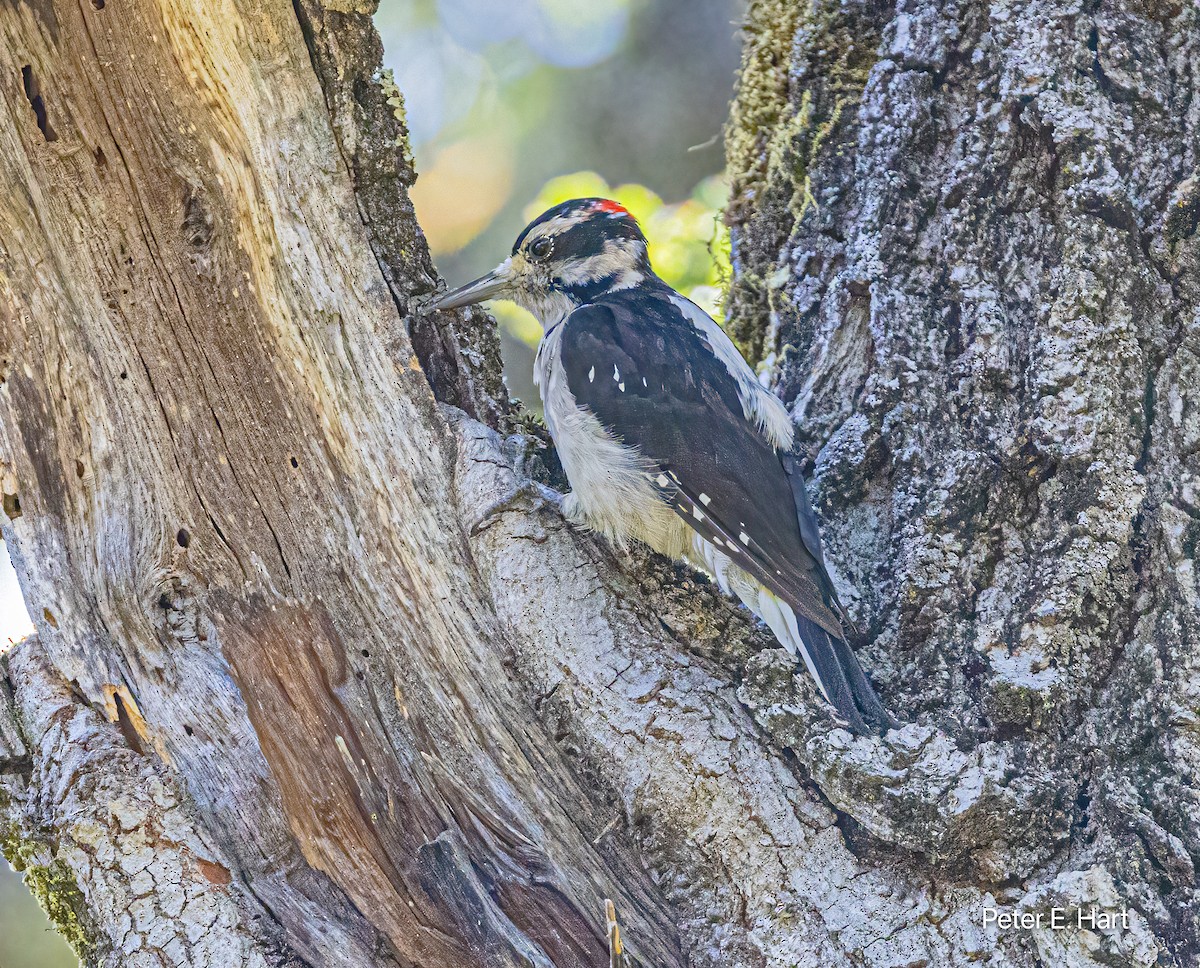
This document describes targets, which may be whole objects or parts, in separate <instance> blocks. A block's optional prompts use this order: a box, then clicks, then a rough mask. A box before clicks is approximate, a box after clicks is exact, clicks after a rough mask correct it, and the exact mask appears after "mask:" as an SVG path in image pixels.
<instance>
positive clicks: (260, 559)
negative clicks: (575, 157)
mask: <svg viewBox="0 0 1200 968" xmlns="http://www.w3.org/2000/svg"><path fill="white" fill-rule="evenodd" d="M370 12H371V7H370V4H367V3H355V2H354V0H329V2H327V3H326V4H324V5H321V4H319V3H316V2H314V0H297V2H296V4H295V5H294V6H292V5H287V4H284V3H279V2H265V0H264V2H252V0H240V2H239V0H234V2H227V3H223V4H216V5H213V4H203V3H199V2H193V3H186V2H183V0H123V2H116V0H113V2H110V3H105V0H91V2H90V3H89V4H75V5H68V4H64V3H54V2H49V0H45V2H40V3H38V4H36V5H29V4H24V3H23V4H19V5H15V6H14V5H8V6H6V7H4V8H3V9H0V77H3V78H7V80H5V81H3V82H2V84H3V86H2V87H0V90H2V91H3V100H4V110H5V116H4V118H3V119H2V120H0V314H2V315H0V320H2V321H3V329H2V333H3V337H2V338H3V345H2V347H0V358H2V359H3V373H2V376H3V385H2V386H0V460H3V462H4V466H3V479H2V483H3V494H4V502H3V503H4V510H5V511H6V520H5V521H4V522H3V523H4V535H5V538H6V539H7V540H8V542H9V547H10V549H11V550H12V551H13V552H14V558H15V563H16V565H17V568H18V573H19V575H20V577H21V580H22V585H23V589H24V592H25V596H26V600H27V604H28V605H29V608H30V611H31V613H32V614H33V615H34V617H35V620H36V621H37V624H38V633H39V634H38V636H37V637H36V638H34V639H30V640H27V641H26V642H25V643H24V644H23V645H21V646H20V647H19V648H18V649H17V650H16V651H15V652H14V653H13V654H12V655H11V656H10V658H9V660H8V663H7V680H6V684H5V685H4V688H3V689H0V835H2V837H3V845H4V850H5V853H6V854H7V855H8V856H9V857H10V858H12V859H13V860H14V861H16V862H17V863H18V864H19V865H21V866H23V867H25V869H26V871H27V877H28V878H29V879H30V880H31V882H32V884H33V886H34V887H35V890H37V892H38V893H39V895H40V896H41V897H42V898H43V900H44V902H46V903H47V904H48V906H49V907H50V909H51V912H52V914H53V915H54V916H55V918H56V920H57V921H58V922H59V923H60V925H63V926H64V928H65V930H66V932H67V934H68V936H69V938H70V939H71V940H72V942H73V943H74V944H75V945H76V948H77V950H79V952H80V954H81V956H82V957H83V959H84V961H85V962H86V963H87V964H89V965H92V964H94V965H113V966H116V965H120V966H140V965H160V964H161V965H167V964H171V965H194V966H198V968H199V966H227V965H228V966H235V965H236V966H240V965H259V964H269V965H289V964H295V965H300V964H311V965H345V966H355V968H358V966H368V965H369V966H375V965H384V966H386V965H421V966H433V965H439V966H440V965H448V966H455V968H457V966H464V968H465V966H473V965H480V966H483V965H487V966H492V965H529V964H533V965H539V966H558V968H566V966H584V965H586V966H594V965H599V964H603V963H606V962H607V961H608V958H609V952H608V940H607V935H606V927H605V920H604V906H603V899H604V898H606V897H611V898H612V899H613V900H614V901H615V903H616V906H617V911H618V914H619V916H620V917H621V920H622V922H623V926H624V933H623V937H624V938H625V939H626V941H627V943H628V944H629V946H630V949H631V951H632V953H633V954H634V955H635V957H636V958H637V959H638V960H639V961H640V962H641V963H642V964H646V965H653V966H655V968H671V966H683V965H737V966H741V965H745V966H760V965H769V966H772V968H774V966H780V968H782V966H785V965H805V966H808V965H813V966H816V965H821V966H824V965H852V964H867V965H877V966H894V965H921V964H927V965H960V964H962V965H966V964H970V963H977V962H979V961H981V960H985V959H986V957H987V956H988V955H989V954H990V956H991V959H992V960H991V963H993V964H998V965H1022V966H1025V965H1029V966H1032V965H1038V964H1047V965H1061V964H1072V965H1089V964H1133V965H1150V964H1155V963H1166V964H1181V965H1183V964H1192V963H1194V961H1195V956H1196V947H1197V942H1196V933H1197V924H1196V917H1197V915H1196V913H1195V911H1196V909H1197V907H1196V904H1195V887H1194V883H1193V881H1194V877H1193V865H1194V858H1195V857H1196V855H1197V851H1198V850H1200V843H1198V842H1197V838H1198V836H1200V835H1198V834H1197V829H1196V827H1195V825H1194V824H1190V823H1189V820H1190V819H1191V817H1192V816H1193V814H1194V805H1195V802H1196V798H1195V781H1194V773H1195V770H1194V768H1193V769H1190V768H1189V767H1190V766H1194V764H1195V763H1196V761H1197V750H1196V749H1195V748H1194V742H1195V741H1194V736H1195V726H1194V717H1195V713H1194V710H1195V709H1196V705H1197V696H1196V691H1195V687H1193V686H1192V683H1191V676H1190V674H1189V668H1190V666H1192V665H1193V664H1194V663H1195V662H1196V661H1197V651H1198V643H1197V625H1198V619H1197V609H1196V603H1197V598H1198V591H1197V586H1196V577H1195V573H1194V571H1193V569H1192V567H1191V558H1192V555H1193V549H1194V546H1195V544H1196V541H1197V538H1198V537H1200V527H1198V524H1197V521H1198V513H1200V512H1197V510H1196V505H1197V503H1198V502H1197V498H1196V495H1195V493H1194V492H1195V490H1196V488H1197V486H1198V477H1200V466H1198V460H1197V456H1196V455H1197V453H1198V452H1200V447H1198V446H1197V445H1198V443H1200V418H1198V416H1197V404H1196V392H1197V391H1196V390H1195V387H1196V386H1197V385H1200V384H1198V379H1200V372H1198V370H1200V367H1198V366H1197V351H1198V349H1200V346H1198V343H1200V335H1198V334H1200V325H1198V322H1197V304H1198V302H1200V286H1198V282H1200V278H1198V275H1197V273H1198V266H1197V260H1196V253H1197V246H1196V241H1195V239H1194V232H1195V229H1196V225H1197V221H1198V219H1197V212H1198V211H1200V188H1197V187H1196V185H1197V183H1196V182H1193V181H1192V180H1191V179H1190V177H1189V176H1190V175H1191V173H1192V172H1193V171H1194V166H1195V152H1196V134H1197V130H1198V127H1200V125H1198V112H1200V107H1197V104H1198V103H1200V102H1198V101H1197V100H1196V99H1194V98H1193V97H1192V94H1193V91H1195V89H1196V88H1197V86H1198V83H1200V81H1198V78H1197V77H1196V74H1195V71H1196V68H1195V66H1194V65H1195V64H1197V63H1200V61H1198V60H1197V56H1198V55H1200V41H1198V32H1197V23H1196V12H1195V10H1194V9H1193V8H1192V7H1191V6H1170V5H1165V6H1161V7H1156V6H1153V5H1146V6H1144V7H1140V8H1138V9H1137V10H1134V11H1128V10H1126V11H1122V10H1118V9H1116V7H1115V5H1114V6H1113V7H1112V8H1111V9H1110V8H1109V7H1105V6H1104V5H1103V4H1102V5H1100V6H1099V7H1098V8H1096V9H1093V10H1088V11H1086V12H1085V11H1082V10H1074V9H1073V10H1071V11H1069V12H1065V13H1064V12H1063V11H1061V10H1056V9H1054V7H1053V5H1051V4H1048V3H1037V2H1031V3H1028V4H1009V5H1000V6H997V7H993V8H984V7H982V6H980V5H975V4H970V3H965V4H962V5H960V6H954V7H950V8H946V9H938V8H935V6H934V5H933V4H932V3H926V4H924V5H923V4H922V0H913V2H912V3H910V4H909V5H908V6H904V7H902V8H901V9H900V11H899V12H897V11H896V10H893V9H891V8H888V7H884V6H882V5H877V4H865V5H856V4H834V3H832V2H825V0H818V2H817V3H816V4H814V5H809V4H799V3H794V2H784V0H773V2H764V3H759V4H755V5H753V6H752V8H751V12H750V24H749V26H750V30H749V31H748V40H747V49H746V59H745V67H744V70H743V74H742V78H741V81H740V86H739V93H738V98H737V100H736V102H735V105H734V111H733V116H732V120H731V124H730V131H729V149H730V161H731V165H732V167H733V171H734V175H735V194H734V198H733V203H732V205H731V210H730V218H731V221H732V224H733V226H734V237H735V262H736V278H735V286H734V300H733V305H734V308H735V323H736V327H737V331H738V335H739V337H740V338H741V339H742V340H743V343H744V344H745V345H746V346H747V347H748V348H749V349H750V350H751V351H752V352H753V353H755V354H756V355H758V356H762V357H764V358H769V361H768V362H769V363H770V364H771V365H772V369H771V372H772V373H774V374H775V375H776V377H777V379H778V384H779V388H780V391H781V393H782V395H783V396H784V398H785V399H787V400H788V401H789V403H791V404H792V405H793V409H794V411H795V413H796V416H797V418H798V420H799V423H800V427H801V433H802V439H803V440H804V442H805V443H806V445H807V446H808V447H809V453H810V455H811V456H812V458H813V460H814V467H815V473H816V479H817V493H818V496H819V503H820V510H821V512H822V515H823V518H824V524H825V532H826V540H827V543H828V549H829V557H830V558H831V563H832V564H833V566H834V568H835V570H836V571H837V573H838V577H839V580H840V581H841V583H842V586H843V590H844V591H845V596H844V597H845V598H846V599H847V600H848V602H849V604H850V607H851V611H852V612H853V614H854V616H855V618H856V619H857V621H858V623H859V626H860V628H861V630H862V632H863V635H862V639H863V646H864V647H863V654H864V658H865V661H866V664H867V665H868V667H869V668H870V669H872V670H873V672H874V674H875V676H876V678H877V680H878V681H879V683H880V685H881V689H882V692H883V694H884V696H885V699H886V700H887V702H888V703H889V705H890V706H891V707H892V708H893V710H894V711H895V712H897V713H899V714H901V715H903V717H904V718H906V719H907V720H910V721H913V723H914V724H913V725H909V726H907V727H906V728H904V729H903V730H900V731H898V732H894V733H892V734H890V735H889V737H887V738H886V739H884V740H876V739H870V738H860V739H851V738H850V737H849V736H848V734H846V733H845V732H844V731H842V730H839V729H836V728H835V727H834V726H833V724H832V723H831V722H830V721H829V720H828V718H827V717H826V715H825V713H824V711H823V707H822V706H821V705H820V704H819V703H818V702H816V701H815V697H814V692H813V690H812V688H811V686H810V685H809V684H808V683H807V681H805V680H802V679H801V680H798V679H795V678H793V676H792V675H791V666H790V663H789V662H788V661H786V660H785V659H784V657H783V655H782V653H781V651H780V650H778V649H776V648H774V647H768V648H765V649H764V648H763V645H764V642H765V639H764V637H763V636H762V635H761V633H760V632H758V631H757V630H756V629H754V628H753V627H752V626H751V625H750V623H749V622H748V621H747V620H746V617H745V613H744V612H739V611H737V610H735V609H734V608H733V607H732V606H731V605H729V603H728V602H726V601H724V600H723V599H721V598H720V597H718V596H717V595H715V594H714V592H713V591H712V589H711V588H710V587H709V586H707V585H706V584H705V583H704V582H703V581H702V580H701V579H699V578H698V577H697V576H695V575H693V574H691V573H689V572H687V571H686V570H684V569H679V568H674V567H671V566H668V565H666V564H665V563H663V562H662V561H660V560H654V559H652V558H649V557H647V556H644V555H628V556H620V557H616V556H614V555H613V553H612V552H611V550H610V549H608V548H607V547H605V546H604V545H603V544H602V543H601V542H599V541H597V540H595V539H593V538H591V537H589V536H587V535H581V534H579V533H577V532H575V531H574V530H572V529H571V528H569V527H568V526H566V525H565V524H564V523H563V521H562V520H561V518H560V516H559V515H558V514H557V511H556V510H555V509H554V508H553V507H552V506H546V505H545V504H544V503H543V502H541V501H540V500H539V499H538V498H537V497H536V492H534V491H532V490H531V489H529V488H528V487H527V486H525V485H527V483H528V482H527V480H526V478H525V474H526V472H527V469H528V468H530V467H533V466H535V465H536V464H537V463H538V459H537V457H536V454H535V453H534V452H535V450H536V442H535V441H532V440H530V439H528V438H525V437H522V436H519V435H515V434H511V435H509V436H507V437H506V436H505V435H506V434H510V432H511V431H512V429H513V428H512V426H510V425H509V416H508V412H507V404H506V401H505V399H504V394H503V388H502V385H501V384H500V383H499V377H498V370H499V363H498V354H497V352H496V342H495V338H494V334H493V333H492V332H491V330H490V327H489V324H488V322H487V320H486V318H485V317H483V316H482V315H481V314H472V315H469V316H462V315H458V316H451V315H448V314H442V315H441V316H439V317H430V316H427V315H422V314H421V313H420V312H418V311H416V309H415V303H414V300H416V299H417V298H418V297H420V296H421V295H423V294H425V293H428V292H429V291H430V290H431V289H432V287H433V285H434V280H435V275H434V272H433V269H432V267H431V265H430V262H429V258H428V254H427V252H426V250H425V247H424V243H423V240H422V238H421V235H420V231H419V229H418V227H417V225H416V223H415V220H414V218H413V215H412V211H411V206H410V205H409V204H408V200H407V194H406V190H407V187H408V185H409V184H410V183H411V180H412V177H413V172H412V167H411V164H410V162H409V161H408V160H407V158H406V156H405V153H404V145H405V133H404V129H403V121H402V115H401V112H400V101H399V92H396V91H395V90H394V88H393V87H391V86H390V84H389V81H388V79H387V77H386V76H385V75H383V74H381V73H380V72H379V70H378V65H379V53H380V52H379V49H378V41H377V39H376V37H375V35H374V32H373V30H372V28H371V25H370V20H369V15H370ZM918 720H919V722H918ZM1092 904H1096V905H1099V906H1100V907H1101V908H1103V909H1105V910H1120V909H1123V908H1125V907H1128V909H1129V911H1130V914H1129V920H1128V926H1119V927H1118V928H1116V929H1110V930H1097V931H1095V932H1087V931H1083V930H1080V929H1079V928H1078V926H1077V924H1076V923H1075V921H1074V920H1071V921H1070V924H1069V927H1068V928H1067V929H1065V930H1051V929H1050V928H1049V927H1048V924H1049V920H1048V919H1049V912H1050V910H1051V908H1052V907H1055V906H1057V907H1069V906H1072V905H1073V906H1074V908H1079V907H1080V906H1082V907H1083V908H1084V909H1085V910H1086V909H1088V908H1089V907H1090V906H1091V905H1092ZM988 908H995V909H999V910H1000V911H1003V912H1006V913H1008V912H1016V911H1031V912H1034V913H1037V912H1044V913H1045V915H1046V919H1045V925H1044V926H1042V927H1035V928H1033V929H1013V930H1002V929H1001V928H1000V927H999V926H998V925H997V924H996V923H995V921H994V920H991V921H990V920H988V919H987V918H986V917H985V912H986V910H987V909H988ZM1074 908H1073V909H1072V912H1071V914H1070V918H1072V919H1074V918H1075V912H1074Z"/></svg>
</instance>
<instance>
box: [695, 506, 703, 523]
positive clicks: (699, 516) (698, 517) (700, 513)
mask: <svg viewBox="0 0 1200 968" xmlns="http://www.w3.org/2000/svg"><path fill="white" fill-rule="evenodd" d="M692 517H693V518H695V519H696V520H697V521H703V520H704V512H703V511H701V510H700V509H699V508H698V507H695V506H693V507H692Z"/></svg>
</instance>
